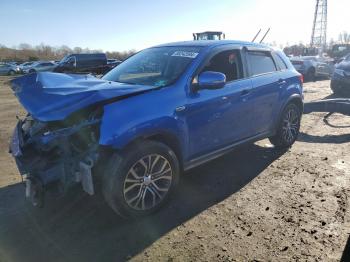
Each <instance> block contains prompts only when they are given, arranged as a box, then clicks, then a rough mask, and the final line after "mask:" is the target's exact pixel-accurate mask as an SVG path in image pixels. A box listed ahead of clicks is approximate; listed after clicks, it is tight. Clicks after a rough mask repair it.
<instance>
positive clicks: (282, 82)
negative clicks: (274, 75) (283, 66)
mask: <svg viewBox="0 0 350 262" xmlns="http://www.w3.org/2000/svg"><path fill="white" fill-rule="evenodd" d="M278 84H279V85H285V84H287V81H286V80H283V79H280V80H278Z"/></svg>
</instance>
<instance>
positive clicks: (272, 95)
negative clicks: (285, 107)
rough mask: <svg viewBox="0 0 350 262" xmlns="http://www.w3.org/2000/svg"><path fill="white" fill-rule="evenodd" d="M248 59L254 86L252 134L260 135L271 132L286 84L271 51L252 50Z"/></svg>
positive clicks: (247, 52)
mask: <svg viewBox="0 0 350 262" xmlns="http://www.w3.org/2000/svg"><path fill="white" fill-rule="evenodd" d="M246 57H247V62H248V67H249V74H250V76H251V80H252V86H253V91H252V95H251V100H252V101H253V103H254V113H253V116H252V123H253V126H252V129H253V130H252V133H254V134H255V135H258V134H263V133H266V132H269V131H271V128H272V124H273V122H274V121H273V120H274V114H275V111H276V109H277V108H278V101H279V94H280V88H281V86H283V85H285V84H286V83H285V81H284V80H283V79H282V78H281V76H280V74H279V72H278V70H277V66H276V64H275V61H274V59H273V58H272V54H271V51H269V50H263V49H261V50H260V49H250V50H247V51H246Z"/></svg>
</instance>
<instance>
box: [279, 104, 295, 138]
mask: <svg viewBox="0 0 350 262" xmlns="http://www.w3.org/2000/svg"><path fill="white" fill-rule="evenodd" d="M298 130H299V113H298V112H297V111H296V110H295V108H290V109H289V110H288V111H287V112H286V114H285V116H284V119H283V127H282V137H283V139H284V140H285V141H286V142H287V143H290V144H291V143H292V142H293V141H294V140H295V139H296V138H297V135H298Z"/></svg>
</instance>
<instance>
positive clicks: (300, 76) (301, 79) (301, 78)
mask: <svg viewBox="0 0 350 262" xmlns="http://www.w3.org/2000/svg"><path fill="white" fill-rule="evenodd" d="M299 79H300V82H301V84H303V83H304V76H303V75H302V74H300V75H299Z"/></svg>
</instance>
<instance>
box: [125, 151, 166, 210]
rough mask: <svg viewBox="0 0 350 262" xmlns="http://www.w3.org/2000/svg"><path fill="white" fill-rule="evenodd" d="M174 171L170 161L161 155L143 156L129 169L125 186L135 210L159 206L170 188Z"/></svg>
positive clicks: (126, 199)
mask: <svg viewBox="0 0 350 262" xmlns="http://www.w3.org/2000/svg"><path fill="white" fill-rule="evenodd" d="M172 178H173V171H172V168H171V165H170V163H169V161H168V160H167V159H166V158H165V157H163V156H161V155H159V154H152V155H147V156H144V157H142V158H141V159H140V160H138V161H137V162H136V163H135V164H134V165H133V166H132V167H131V168H130V170H129V171H128V173H127V175H126V177H125V181H124V187H123V194H124V198H125V201H126V203H127V204H128V205H129V206H130V207H131V208H133V209H135V210H148V209H151V208H153V207H155V206H157V205H158V204H159V203H160V202H161V201H162V200H163V199H164V198H165V196H166V195H167V193H168V192H169V190H170V187H171V182H172Z"/></svg>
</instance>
